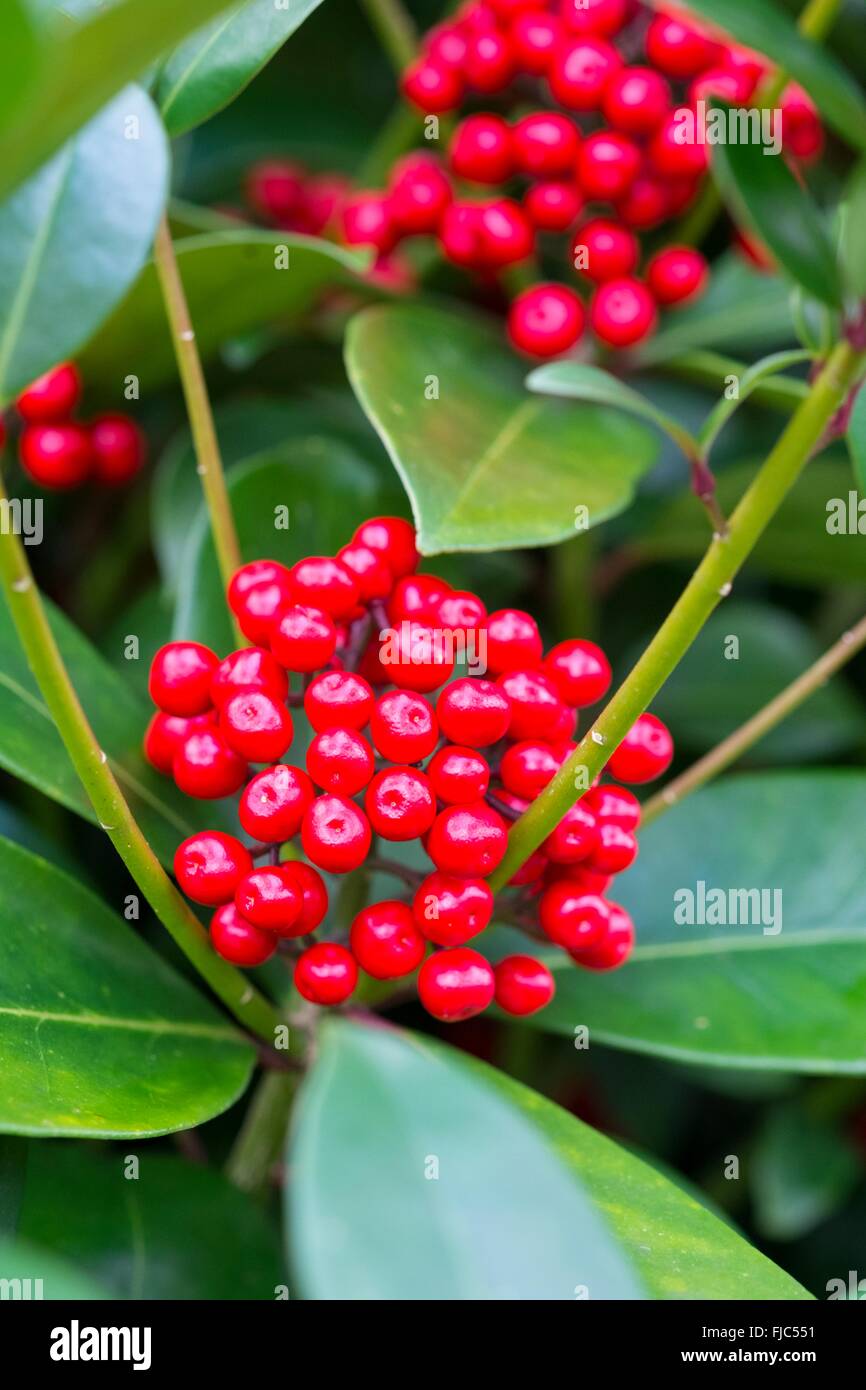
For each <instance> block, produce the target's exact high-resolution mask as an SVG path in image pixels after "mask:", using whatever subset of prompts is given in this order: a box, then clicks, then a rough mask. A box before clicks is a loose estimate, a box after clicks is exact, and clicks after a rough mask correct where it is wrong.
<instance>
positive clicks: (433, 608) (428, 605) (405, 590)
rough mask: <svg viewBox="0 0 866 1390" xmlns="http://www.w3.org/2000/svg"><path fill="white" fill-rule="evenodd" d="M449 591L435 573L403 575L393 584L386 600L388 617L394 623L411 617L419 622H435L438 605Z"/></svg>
mask: <svg viewBox="0 0 866 1390" xmlns="http://www.w3.org/2000/svg"><path fill="white" fill-rule="evenodd" d="M449 593H450V589H449V587H448V585H447V584H446V582H445V580H444V579H439V578H438V576H437V575H435V574H411V575H404V577H403V578H402V579H398V580H397V583H396V584H395V585H394V592H393V593H392V595H391V598H390V600H389V602H388V617H389V618H390V620H391V622H392V623H395V624H396V623H402V622H409V621H412V620H413V619H417V620H418V622H421V623H429V624H432V623H435V622H436V621H437V619H438V617H439V605H440V604H441V602H442V600H443V599H444V598H446V597H447V595H448V594H449Z"/></svg>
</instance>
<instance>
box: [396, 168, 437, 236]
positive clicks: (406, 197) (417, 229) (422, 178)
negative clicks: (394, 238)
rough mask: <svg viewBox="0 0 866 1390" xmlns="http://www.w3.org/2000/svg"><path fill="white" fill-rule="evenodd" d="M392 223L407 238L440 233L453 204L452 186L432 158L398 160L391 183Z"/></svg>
mask: <svg viewBox="0 0 866 1390" xmlns="http://www.w3.org/2000/svg"><path fill="white" fill-rule="evenodd" d="M388 196H389V199H390V212H391V219H392V221H393V223H394V225H395V226H396V227H397V230H398V232H400V233H401V234H402V235H404V236H423V235H424V234H425V233H433V232H437V231H438V230H439V223H440V222H441V221H442V214H443V213H444V211H445V209H446V208H447V206H448V204H449V203H450V202H451V198H452V192H451V182H450V180H449V178H448V175H447V174H446V173H445V171H444V169H442V168H441V166H440V165H439V164H438V163H437V161H436V160H435V159H433V158H432V156H430V155H424V154H410V155H407V156H406V157H405V158H404V159H401V160H398V161H397V163H396V164H395V165H394V167H393V169H392V170H391V176H390V179H389V181H388Z"/></svg>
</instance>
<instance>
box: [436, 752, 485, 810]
mask: <svg viewBox="0 0 866 1390" xmlns="http://www.w3.org/2000/svg"><path fill="white" fill-rule="evenodd" d="M427 775H428V777H429V778H430V784H431V786H432V788H433V793H434V795H435V796H437V797H438V798H439V800H440V801H444V802H446V803H447V804H448V805H449V806H459V805H464V804H465V803H467V802H470V801H483V799H484V797H485V796H486V795H487V788H488V787H489V785H490V764H489V763H488V761H487V759H486V758H483V757H482V756H481V754H480V753H478V752H476V751H475V749H474V748H465V747H464V748H461V747H460V746H459V745H455V744H447V745H446V746H445V747H444V748H440V749H439V751H438V753H435V754H434V755H433V757H432V758H431V759H430V762H429V764H428V767H427Z"/></svg>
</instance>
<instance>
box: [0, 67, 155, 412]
mask: <svg viewBox="0 0 866 1390" xmlns="http://www.w3.org/2000/svg"><path fill="white" fill-rule="evenodd" d="M167 173H168V152H167V148H166V141H165V135H164V133H163V130H162V126H161V123H160V121H159V117H158V116H157V114H156V112H155V110H154V108H153V106H152V104H151V102H150V99H149V98H148V97H147V96H146V95H145V93H144V92H143V91H141V90H140V88H136V87H128V88H127V89H126V90H125V91H123V92H121V94H120V96H118V97H117V99H116V100H115V101H113V102H112V103H111V105H110V106H108V107H107V108H106V109H105V110H104V111H102V112H100V114H99V115H98V116H97V117H96V118H95V120H93V121H92V122H91V123H90V124H89V125H88V126H85V128H84V129H83V130H82V131H81V132H80V133H79V134H78V135H77V136H76V137H75V138H74V139H73V140H71V141H70V142H69V144H68V145H67V146H65V147H64V148H63V149H62V150H61V151H60V153H59V154H58V155H57V156H56V157H55V158H54V159H53V160H52V161H51V162H50V164H48V165H46V166H45V168H43V169H40V171H39V173H38V174H36V175H35V177H34V178H32V179H31V180H30V181H29V182H28V183H26V184H24V185H23V187H21V188H20V189H18V191H17V192H16V193H15V194H14V196H13V197H12V198H10V199H9V200H7V202H5V203H4V204H2V206H0V405H2V404H5V403H6V402H7V401H9V400H10V399H11V398H12V397H13V396H15V395H16V394H17V393H18V392H19V391H20V390H21V389H22V388H23V387H24V386H26V385H28V383H29V382H31V381H32V380H33V379H34V377H36V376H39V375H40V374H41V373H42V372H44V371H47V369H48V368H49V367H52V366H53V365H54V363H55V362H59V361H61V360H62V359H63V358H65V357H68V356H71V355H72V354H73V353H74V352H75V351H76V350H77V349H78V348H79V347H81V345H82V344H83V343H85V342H86V341H87V339H88V338H89V337H90V336H91V334H92V333H93V332H94V330H95V329H96V328H97V327H98V326H99V324H100V323H101V322H102V320H103V319H104V318H106V316H107V315H108V314H109V312H110V311H111V310H112V309H113V308H114V306H115V304H116V303H117V302H118V300H119V299H121V297H122V296H123V295H124V294H125V293H126V291H127V289H128V288H129V286H130V284H131V283H132V282H133V280H134V279H135V277H136V276H137V274H138V272H139V270H140V269H141V267H142V265H143V264H144V262H145V260H146V259H147V256H148V254H149V252H150V245H151V241H152V239H153V233H154V229H155V227H156V223H157V221H158V219H159V216H160V214H161V212H162V207H163V203H164V201H165V193H166V179H167Z"/></svg>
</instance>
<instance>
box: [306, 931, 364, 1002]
mask: <svg viewBox="0 0 866 1390" xmlns="http://www.w3.org/2000/svg"><path fill="white" fill-rule="evenodd" d="M357 983H358V967H357V965H356V964H355V957H354V956H353V955H352V953H351V951H347V950H346V948H345V946H338V945H336V943H335V942H333V941H319V942H317V943H316V945H315V946H310V947H309V948H308V949H307V950H306V951H304V953H303V955H300V956H299V957H298V960H297V963H296V965H295V989H296V990H297V991H298V993H299V994H301V995H303V997H304V998H305V999H308V1000H309V1001H310V1003H311V1004H321V1005H326V1006H330V1005H334V1004H344V1003H345V1002H346V1000H347V999H348V998H349V995H350V994H351V993H352V991H353V990H354V988H355V985H356V984H357Z"/></svg>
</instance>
